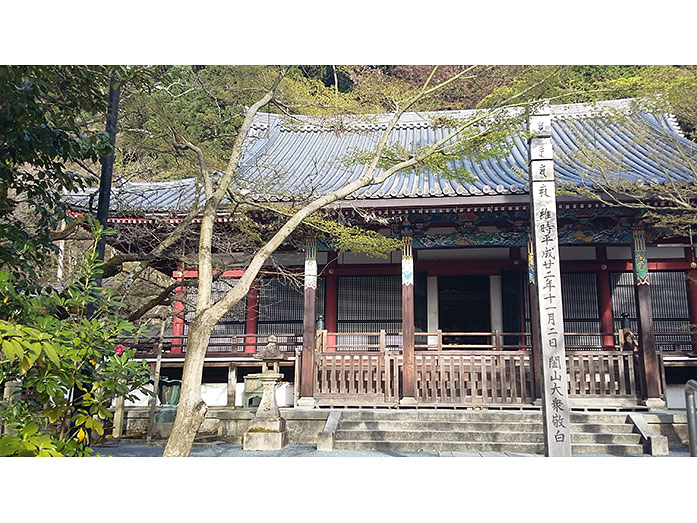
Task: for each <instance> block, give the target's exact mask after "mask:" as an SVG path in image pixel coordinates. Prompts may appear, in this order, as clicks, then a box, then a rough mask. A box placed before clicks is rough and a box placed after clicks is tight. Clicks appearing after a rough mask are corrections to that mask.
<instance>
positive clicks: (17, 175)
mask: <svg viewBox="0 0 697 523" xmlns="http://www.w3.org/2000/svg"><path fill="white" fill-rule="evenodd" d="M109 74H110V69H108V68H106V67H101V66H90V67H87V66H41V67H39V66H2V67H0V268H3V269H5V270H8V271H10V272H13V273H15V274H18V275H21V276H34V275H35V274H36V269H37V266H38V265H40V264H41V262H42V261H43V260H44V258H45V256H46V255H47V254H48V253H49V252H50V251H51V250H52V249H53V248H54V247H53V245H52V243H51V238H50V232H51V231H52V230H55V229H56V226H57V222H58V221H59V220H60V219H61V218H63V217H64V215H65V213H64V210H65V209H64V208H63V206H62V203H61V201H60V198H59V195H60V193H61V191H62V190H71V189H74V188H80V187H84V186H86V185H88V184H89V183H92V182H93V181H94V180H92V179H90V178H89V177H85V176H80V175H77V174H75V173H73V172H70V171H69V170H68V169H66V167H65V165H66V162H70V161H83V160H89V161H97V160H99V158H101V157H102V156H103V155H104V154H105V153H106V152H107V151H108V150H109V143H108V140H107V137H106V135H105V133H104V131H103V128H104V123H103V122H104V119H103V117H102V116H101V115H103V114H104V113H105V111H106V108H107V101H108V100H107V96H106V94H105V93H106V89H107V86H108V80H109ZM95 117H96V119H97V121H98V122H100V125H99V126H98V128H97V127H94V129H98V130H93V129H92V128H90V121H91V119H92V118H95ZM32 222H33V223H32Z"/></svg>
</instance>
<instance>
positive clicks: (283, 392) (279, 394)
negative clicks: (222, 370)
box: [226, 381, 295, 407]
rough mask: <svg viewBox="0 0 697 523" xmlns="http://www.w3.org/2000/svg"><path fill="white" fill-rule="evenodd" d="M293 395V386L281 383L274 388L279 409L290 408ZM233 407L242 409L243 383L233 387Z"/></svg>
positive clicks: (285, 382) (284, 382)
mask: <svg viewBox="0 0 697 523" xmlns="http://www.w3.org/2000/svg"><path fill="white" fill-rule="evenodd" d="M226 390H227V388H226ZM294 394H295V393H294V391H293V384H292V383H289V382H287V381H282V382H281V383H279V384H278V387H276V403H277V404H278V406H279V407H292V406H293V399H294ZM235 407H244V383H237V384H236V385H235Z"/></svg>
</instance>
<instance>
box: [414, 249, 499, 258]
mask: <svg viewBox="0 0 697 523" xmlns="http://www.w3.org/2000/svg"><path fill="white" fill-rule="evenodd" d="M508 257H509V250H508V248H507V247H472V248H469V249H419V255H418V259H419V260H507V259H508Z"/></svg>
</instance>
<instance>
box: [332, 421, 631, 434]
mask: <svg viewBox="0 0 697 523" xmlns="http://www.w3.org/2000/svg"><path fill="white" fill-rule="evenodd" d="M359 429H362V430H382V431H389V430H413V431H450V432H473V431H480V432H487V433H491V432H540V433H541V432H542V422H514V421H442V420H440V421H439V420H411V421H409V420H407V421H400V420H368V421H358V420H356V421H351V420H345V419H344V418H343V417H342V418H341V420H340V421H339V430H359ZM571 431H572V432H595V433H598V432H600V433H631V432H632V431H633V426H632V425H630V424H619V423H615V424H597V423H594V424H590V423H582V424H572V425H571Z"/></svg>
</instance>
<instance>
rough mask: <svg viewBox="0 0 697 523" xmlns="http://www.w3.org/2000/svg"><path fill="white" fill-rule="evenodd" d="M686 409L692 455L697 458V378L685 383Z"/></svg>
mask: <svg viewBox="0 0 697 523" xmlns="http://www.w3.org/2000/svg"><path fill="white" fill-rule="evenodd" d="M685 410H686V412H687V433H688V435H689V438H690V456H691V457H693V458H697V380H690V381H688V382H687V383H686V384H685Z"/></svg>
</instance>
